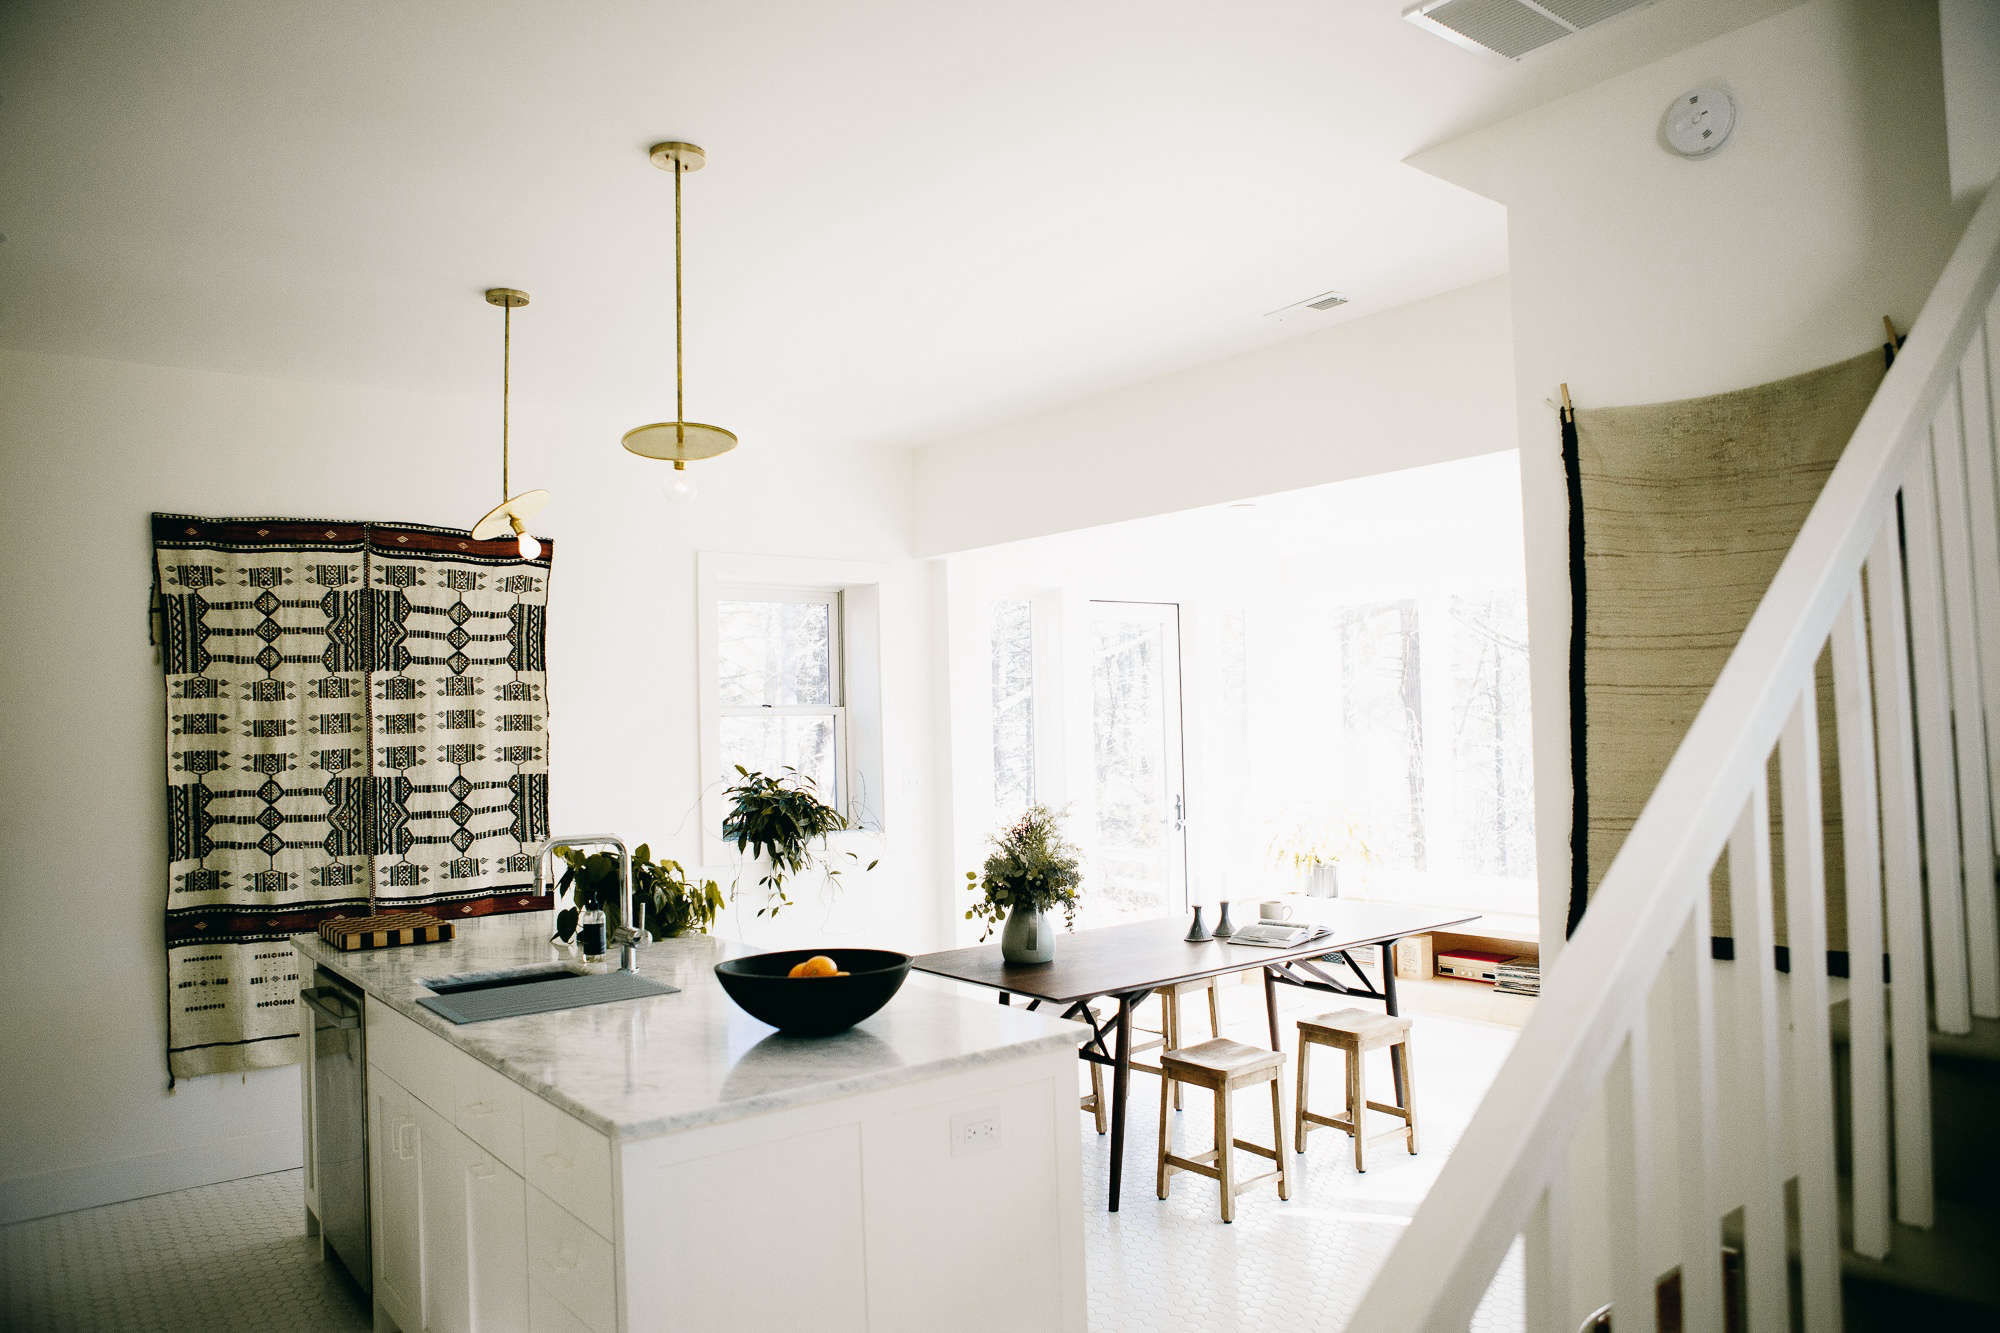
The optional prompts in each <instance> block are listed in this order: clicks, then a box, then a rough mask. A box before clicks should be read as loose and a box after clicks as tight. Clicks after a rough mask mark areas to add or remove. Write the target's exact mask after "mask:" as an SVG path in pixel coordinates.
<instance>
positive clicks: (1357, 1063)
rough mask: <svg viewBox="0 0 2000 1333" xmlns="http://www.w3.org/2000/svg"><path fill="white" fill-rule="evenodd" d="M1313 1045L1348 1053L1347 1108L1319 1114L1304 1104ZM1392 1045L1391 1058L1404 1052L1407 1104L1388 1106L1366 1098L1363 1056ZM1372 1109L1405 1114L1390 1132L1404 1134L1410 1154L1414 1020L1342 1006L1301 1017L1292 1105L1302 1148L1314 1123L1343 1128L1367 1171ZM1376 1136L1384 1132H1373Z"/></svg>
mask: <svg viewBox="0 0 2000 1333" xmlns="http://www.w3.org/2000/svg"><path fill="white" fill-rule="evenodd" d="M1314 1046H1331V1047H1334V1048H1336V1049H1337V1050H1341V1051H1345V1052H1346V1053H1347V1113H1346V1114H1345V1115H1338V1116H1333V1115H1319V1114H1317V1113H1315V1112H1312V1111H1308V1110H1307V1109H1306V1062H1307V1059H1308V1058H1309V1057H1310V1056H1311V1054H1312V1048H1313V1047H1314ZM1383 1047H1388V1048H1389V1058H1390V1059H1391V1060H1394V1059H1395V1058H1396V1056H1397V1054H1398V1053H1399V1050H1398V1048H1400V1054H1401V1055H1402V1058H1403V1104H1402V1105H1401V1106H1390V1105H1387V1104H1386V1103H1383V1102H1371V1101H1369V1100H1368V1084H1367V1080H1366V1078H1365V1076H1364V1074H1363V1071H1362V1056H1363V1055H1365V1054H1366V1053H1367V1052H1369V1051H1373V1050H1379V1049H1381V1048H1383ZM1369 1111H1383V1112H1386V1113H1388V1114H1389V1115H1393V1116H1396V1117H1398V1118H1399V1119H1401V1120H1402V1122H1403V1126H1402V1128H1401V1129H1390V1130H1384V1131H1382V1133H1386V1134H1402V1135H1404V1136H1405V1137H1406V1140H1407V1142H1408V1144H1409V1149H1410V1152H1411V1154H1412V1155H1414V1154H1415V1153H1416V1151H1417V1075H1416V1069H1415V1065H1414V1062H1413V1061H1412V1060H1411V1059H1410V1020H1409V1019H1407V1018H1398V1017H1395V1016H1392V1015H1390V1014H1376V1013H1370V1012H1369V1011H1368V1010H1366V1009H1342V1010H1340V1011H1339V1012H1337V1013H1331V1014H1321V1015H1320V1016H1319V1017H1318V1018H1301V1019H1300V1020H1299V1095H1298V1105H1297V1106H1296V1107H1295V1108H1294V1110H1293V1116H1294V1120H1293V1124H1294V1126H1295V1129H1296V1136H1297V1143H1298V1150H1299V1151H1300V1152H1302V1153H1303V1152H1304V1151H1305V1150H1306V1131H1307V1130H1308V1129H1311V1128H1313V1127H1314V1126H1316V1125H1328V1126H1330V1127H1332V1128H1334V1129H1344V1130H1346V1131H1347V1132H1348V1133H1349V1134H1351V1135H1353V1136H1354V1169H1355V1170H1356V1171H1366V1170H1367V1169H1368V1159H1367V1157H1366V1156H1365V1155H1364V1153H1363V1147H1364V1146H1365V1145H1366V1144H1367V1142H1368V1140H1369V1138H1370V1137H1371V1136H1370V1135H1369V1134H1368V1133H1367V1132H1366V1128H1365V1124H1364V1122H1365V1121H1366V1119H1367V1113H1368V1112H1369ZM1373 1137H1380V1135H1375V1136H1373Z"/></svg>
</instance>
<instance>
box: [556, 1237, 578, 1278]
mask: <svg viewBox="0 0 2000 1333" xmlns="http://www.w3.org/2000/svg"><path fill="white" fill-rule="evenodd" d="M577 1262H578V1256H577V1252H576V1246H574V1245H571V1244H569V1243H568V1242H567V1241H565V1242H564V1243H563V1245H562V1248H561V1249H559V1250H557V1251H556V1263H555V1266H556V1271H557V1272H559V1273H567V1272H569V1271H570V1270H571V1269H573V1268H575V1267H576V1265H577Z"/></svg>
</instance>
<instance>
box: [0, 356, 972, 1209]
mask: <svg viewBox="0 0 2000 1333" xmlns="http://www.w3.org/2000/svg"><path fill="white" fill-rule="evenodd" d="M0 386H3V387H0V459H4V471H0V478H3V479H4V486H0V515H4V518H0V552H4V567H5V568H6V570H7V575H6V577H5V578H4V579H0V623H4V625H5V626H6V631H5V634H4V636H0V692H4V698H5V700H6V707H5V708H4V709H0V753H4V755H5V759H6V762H5V763H4V764H0V853H4V865H5V870H4V872H0V874H3V875H4V879H0V1013H4V1014H5V1015H6V1022H5V1023H4V1024H0V1125H4V1126H5V1133H4V1134H0V1221H6V1220H11V1219H13V1218H17V1217H20V1216H28V1215H34V1214H36V1213H40V1212H46V1211H53V1210H57V1209H62V1208H71V1207H80V1206H85V1205H89V1204H94V1203H100V1202H105V1201H108V1200H112V1199H117V1198H126V1197H132V1196H135V1195H138V1194H144V1193H150V1192H154V1191H157V1190H162V1189H170V1188H177V1187H180V1186H184V1185H188V1184H195V1183H202V1182H206V1181H211V1180H219V1179H226V1178H230V1177H233V1176H238V1175H243V1174H248V1173H251V1172H256V1171H268V1170H275V1169H278V1168H281V1167H286V1166H291V1165H296V1163H297V1162H298V1159H299V1138H298V1134H299V1127H298V1091H297V1089H298V1076H297V1074H296V1072H295V1071H294V1070H292V1069H278V1070H268V1071H260V1072H257V1073H254V1074H251V1075H249V1076H247V1077H245V1076H236V1075H231V1076H226V1077H215V1078H205V1079H195V1080H189V1081H185V1082H183V1083H182V1084H181V1085H180V1087H179V1088H177V1089H176V1090H175V1091H174V1092H172V1093H171V1094H169V1093H168V1091H167V1079H166V1061H165V1042H166V1030H165V1029H166V1018H165V1015H166V996H165V958H164V954H163V945H162V925H161V922H162V919H163V913H164V905H165V896H166V895H165V886H164V884H163V883H162V876H163V874H164V868H163V865H162V855H163V848H164V845H165V827H164V825H165V815H164V796H163V794H162V782H163V774H164V756H163V744H164V742H163V740H162V737H163V728H164V718H163V703H162V686H161V683H160V669H159V664H158V659H157V656H156V654H155V652H154V650H153V649H152V648H150V647H149V646H148V644H147V595H148V585H149V581H150V568H149V561H150V552H149V547H148V535H147V534H148V528H147V522H146V516H147V514H148V513H149V512H150V511H152V510H154V509H164V510H177V511H186V512H194V513H204V514H217V515H227V514H273V515H312V516H333V517H345V518H385V519H406V520H412V521H418V522H427V523H437V524H464V523H469V522H470V521H471V520H472V519H473V518H474V517H477V515H478V514H479V513H481V512H483V511H484V510H485V509H486V508H487V507H488V506H489V505H491V504H492V503H493V502H494V499H495V497H494V495H493V494H492V492H493V490H494V488H495V487H496V486H497V484H498V475H497V472H498V468H497V459H496V458H495V456H494V455H495V451H496V449H497V443H498V442H497V439H496V436H497V434H498V431H497V416H498V404H497V403H495V402H493V401H491V400H490V399H488V398H485V397H480V398H477V399H467V398H460V397H442V396H426V395H416V394H407V393H397V392H385V391H380V390H375V389H368V388H355V387H341V386H334V385H327V384H314V383H304V382H287V381H277V380H265V379H249V378H243V377H238V376H229V375H217V374H207V373H200V372H189V371H183V370H169V369H162V368H158V367H149V366H140V365H132V364H126V363H119V362H109V361H96V360H86V359H78V358H70V357H53V356H42V355H31V354H22V353H15V352H0ZM630 424H631V423H630V422H626V421H614V420H608V419H605V416H604V413H603V411H602V409H599V408H593V407H592V406H590V405H588V404H582V403H567V404H559V403H547V402H538V401H535V400H532V399H528V400H523V399H520V398H518V397H517V399H516V402H515V440H516V450H515V455H514V478H515V480H516V482H517V483H527V484H535V485H546V486H548V487H549V488H550V489H552V490H553V491H554V492H555V502H554V504H553V505H551V507H550V508H549V510H548V511H547V513H546V515H545V516H544V517H545V520H546V521H545V522H544V523H541V524H538V525H537V527H538V529H540V530H541V531H543V532H545V533H547V534H550V535H552V536H554V538H555V539H556V543H557V546H556V552H557V560H556V567H555V575H554V583H553V588H552V593H551V597H550V628H549V635H550V642H549V660H550V670H549V678H550V690H551V706H552V724H551V725H552V731H553V745H554V753H553V771H552V780H551V801H552V811H551V814H552V818H553V821H554V826H555V827H556V829H557V830H559V831H560V830H564V829H577V828H582V827H586V826H587V827H591V828H598V827H606V828H610V829H612V830H615V831H619V832H622V833H627V834H629V835H631V836H632V837H633V838H635V839H640V838H644V839H650V840H651V841H652V843H653V844H654V846H655V847H656V848H663V849H665V850H667V851H669V852H671V853H674V854H676V855H678V856H680V857H682V858H683V859H685V860H687V861H690V862H692V861H694V860H696V859H697V857H698V851H697V848H698V846H699V844H698V841H697V838H696V831H697V826H696V823H695V820H694V817H693V815H692V814H691V812H692V811H693V809H694V808H695V805H696V790H697V787H698V785H699V784H698V781H697V776H696V769H695V748H696V747H695V734H696V727H695V704H694V666H695V643H694V628H695V617H694V595H695V575H694V551H695V550H696V549H703V548H705V549H719V550H729V551H746V552H768V553H778V554H801V555H814V556H832V557H844V558H848V559H852V560H865V561H875V562H881V568H882V570H883V574H884V577H883V585H882V587H883V620H884V630H883V639H884V642H883V673H884V684H885V697H886V699H887V701H888V716H887V718H886V719H885V724H884V730H885V750H886V753H887V757H888V765H887V766H888V770H889V773H890V775H891V777H890V790H889V791H888V793H887V794H886V796H885V798H884V805H885V816H886V818H887V819H888V820H889V834H888V836H887V838H886V839H885V840H883V841H881V842H878V843H877V844H876V845H875V847H874V848H871V849H869V852H868V854H869V855H870V856H872V855H875V854H876V850H877V849H879V852H880V854H881V856H882V858H883V859H882V864H881V866H880V868H879V869H878V870H877V871H876V872H875V873H873V874H871V875H862V874H858V873H857V874H852V875H850V876H849V877H848V880H847V886H846V888H845V890H844V894H843V896H842V898H841V899H840V900H839V905H838V907H837V908H835V909H833V910H832V911H831V912H829V911H828V910H826V909H823V908H822V909H817V910H815V909H814V908H808V907H802V908H801V909H800V911H799V912H798V913H797V914H796V916H794V917H788V918H787V920H786V921H784V922H781V923H780V924H779V925H778V926H777V927H776V928H772V927H770V926H769V925H760V924H759V923H757V922H755V921H754V919H753V917H752V915H751V913H750V912H744V913H742V914H741V916H740V918H738V917H734V916H732V918H731V919H729V920H727V921H725V923H724V925H723V928H724V929H725V930H726V931H727V932H729V933H732V934H737V935H739V936H743V937H747V938H750V939H753V940H757V941H777V940H780V939H784V938H788V937H791V936H795V935H801V934H812V935H823V936H824V937H827V938H834V939H842V938H847V939H851V938H855V937H857V936H862V935H866V936H868V937H869V938H871V939H874V940H879V941H882V942H883V943H887V944H892V945H901V946H903V947H916V948H921V947H929V946H931V945H932V943H933V942H934V941H935V940H937V939H938V938H940V936H941V928H940V924H939V921H938V917H937V912H936V909H935V899H936V897H937V895H936V894H935V893H934V892H932V886H934V885H935V884H936V883H937V882H938V880H937V879H936V878H935V876H936V874H937V873H938V869H939V866H938V865H937V864H935V862H937V861H938V859H939V858H941V856H942V852H941V850H940V849H938V848H936V847H934V846H933V840H932V839H931V838H930V837H929V836H928V830H929V829H930V828H932V827H934V825H935V823H936V820H937V819H938V818H940V817H941V816H940V813H939V810H938V809H937V808H934V804H935V801H936V796H935V794H934V792H933V790H932V788H931V786H930V785H929V783H928V781H927V779H928V776H929V772H930V764H931V758H932V742H931V736H932V731H931V726H930V721H931V714H930V710H931V696H930V680H931V668H932V661H931V651H932V648H931V644H930V641H929V636H930V612H929V607H930V602H931V597H932V587H931V583H930V581H929V578H928V576H927V574H926V571H925V570H924V568H923V566H922V565H921V564H920V563H919V562H916V561H914V560H912V559H910V558H909V551H908V530H909V513H910V504H911V468H910V461H909V459H908V456H907V455H906V454H862V453H853V452H843V453H842V454H840V455H839V456H837V457H827V456H824V455H823V454H820V453H817V452H814V451H811V450H804V449H801V450H797V451H792V452H787V451H785V450H783V449H781V448H779V447H777V446H772V445H768V444H767V445H763V446H757V445H752V444H746V445H745V446H744V448H743V449H742V450H741V451H740V452H739V453H738V454H737V455H734V456H732V457H731V458H727V459H724V460H720V461H718V462H716V463H714V464H711V465H707V466H706V467H704V468H703V470H702V472H701V473H700V476H701V479H702V481H703V482H704V484H705V489H704V493H703V497H702V500H701V502H700V504H699V505H698V506H697V507H696V508H695V509H694V510H692V511H691V512H688V513H677V512H674V511H670V510H669V509H668V508H667V507H666V505H665V504H664V503H663V500H662V494H663V492H662V480H663V478H662V469H661V466H660V465H659V464H650V463H646V462H643V461H641V460H638V459H634V458H632V457H630V456H629V455H626V454H625V453H624V452H623V451H622V450H621V449H620V448H619V446H618V437H619V434H620V432H621V431H622V430H623V429H624V428H625V427H626V426H629V425H630ZM864 859H865V858H864ZM724 869H725V870H726V868H724ZM816 897H817V895H816V894H815V893H813V892H812V891H811V890H808V892H807V901H809V902H812V901H816Z"/></svg>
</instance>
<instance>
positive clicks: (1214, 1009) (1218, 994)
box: [1208, 978, 1222, 1037]
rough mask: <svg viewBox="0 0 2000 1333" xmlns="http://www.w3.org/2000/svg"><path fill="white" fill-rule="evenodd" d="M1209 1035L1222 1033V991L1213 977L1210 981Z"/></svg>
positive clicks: (1215, 1035)
mask: <svg viewBox="0 0 2000 1333" xmlns="http://www.w3.org/2000/svg"><path fill="white" fill-rule="evenodd" d="M1208 1035H1209V1036H1211V1037H1219V1036H1221V1035H1222V991H1221V989H1220V988H1219V987H1218V986H1217V984H1216V982H1215V981H1214V979H1213V978H1211V979H1210V981H1209V983H1208Z"/></svg>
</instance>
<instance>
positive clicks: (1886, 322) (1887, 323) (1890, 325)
mask: <svg viewBox="0 0 2000 1333" xmlns="http://www.w3.org/2000/svg"><path fill="white" fill-rule="evenodd" d="M1882 332H1884V333H1886V334H1888V335H1889V346H1891V347H1894V346H1895V345H1896V343H1897V338H1896V324H1895V321H1894V320H1891V319H1890V318H1889V317H1888V316H1887V315H1884V316H1882Z"/></svg>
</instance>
